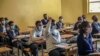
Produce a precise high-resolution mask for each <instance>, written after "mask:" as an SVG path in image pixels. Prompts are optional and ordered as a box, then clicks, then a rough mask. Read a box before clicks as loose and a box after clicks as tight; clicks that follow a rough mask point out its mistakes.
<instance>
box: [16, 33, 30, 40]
mask: <svg viewBox="0 0 100 56" xmlns="http://www.w3.org/2000/svg"><path fill="white" fill-rule="evenodd" d="M25 37H30V34H28V35H18V36H17V37H15V38H16V39H23V38H25Z"/></svg>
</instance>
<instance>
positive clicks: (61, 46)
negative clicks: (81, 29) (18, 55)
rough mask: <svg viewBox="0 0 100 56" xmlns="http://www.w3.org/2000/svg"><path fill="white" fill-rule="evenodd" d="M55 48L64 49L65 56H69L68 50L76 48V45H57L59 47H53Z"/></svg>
mask: <svg viewBox="0 0 100 56" xmlns="http://www.w3.org/2000/svg"><path fill="white" fill-rule="evenodd" d="M55 46H56V47H59V48H63V49H66V52H65V55H66V56H69V52H70V49H73V48H75V47H77V44H59V45H55Z"/></svg>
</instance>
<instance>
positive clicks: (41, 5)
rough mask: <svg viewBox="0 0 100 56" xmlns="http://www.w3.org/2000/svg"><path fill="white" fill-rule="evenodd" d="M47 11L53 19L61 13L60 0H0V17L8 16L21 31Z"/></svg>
mask: <svg viewBox="0 0 100 56" xmlns="http://www.w3.org/2000/svg"><path fill="white" fill-rule="evenodd" d="M44 13H47V14H48V15H49V16H52V17H53V18H54V19H57V18H58V16H60V15H61V0H0V17H2V16H3V17H8V18H9V19H10V20H13V21H15V23H16V24H18V25H19V27H20V28H21V31H25V30H28V28H27V26H31V25H34V23H35V21H36V20H39V19H42V14H44Z"/></svg>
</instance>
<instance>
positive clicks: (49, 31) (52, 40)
mask: <svg viewBox="0 0 100 56" xmlns="http://www.w3.org/2000/svg"><path fill="white" fill-rule="evenodd" d="M45 33H46V34H45V37H46V39H47V40H46V43H47V51H48V52H49V56H63V54H62V52H65V49H62V48H55V45H56V44H60V43H61V36H60V33H59V31H58V30H57V29H56V23H55V20H52V18H51V17H50V18H49V22H48V24H47V27H46V30H45Z"/></svg>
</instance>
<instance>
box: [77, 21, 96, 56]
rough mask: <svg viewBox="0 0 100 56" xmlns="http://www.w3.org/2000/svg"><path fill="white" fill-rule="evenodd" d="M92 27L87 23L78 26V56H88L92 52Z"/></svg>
mask: <svg viewBox="0 0 100 56" xmlns="http://www.w3.org/2000/svg"><path fill="white" fill-rule="evenodd" d="M91 31H92V27H91V25H90V23H89V22H88V21H84V22H82V23H81V25H80V26H79V33H80V34H79V35H78V37H77V46H78V54H79V56H88V55H89V54H90V53H93V52H94V49H93V42H92V35H91Z"/></svg>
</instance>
